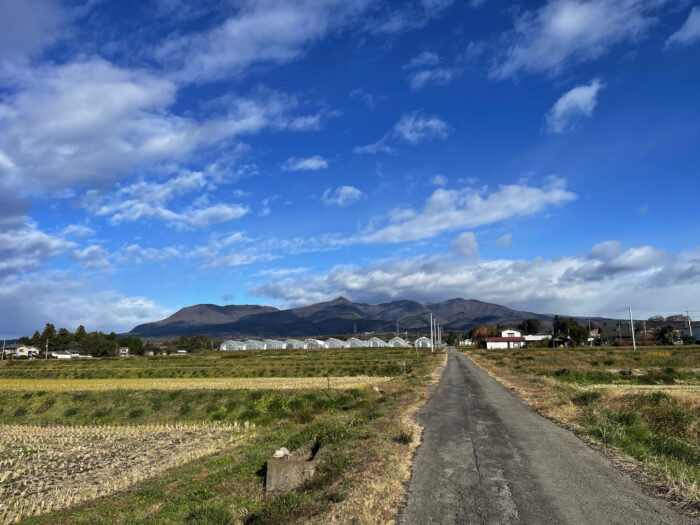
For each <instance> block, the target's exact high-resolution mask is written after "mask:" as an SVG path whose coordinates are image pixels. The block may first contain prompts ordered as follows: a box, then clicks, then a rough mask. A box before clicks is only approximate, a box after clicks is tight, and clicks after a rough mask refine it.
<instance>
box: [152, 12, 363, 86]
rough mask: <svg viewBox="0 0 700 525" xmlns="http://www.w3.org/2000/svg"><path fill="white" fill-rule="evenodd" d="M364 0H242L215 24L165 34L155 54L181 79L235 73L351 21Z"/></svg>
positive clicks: (298, 51) (278, 60) (281, 58)
mask: <svg viewBox="0 0 700 525" xmlns="http://www.w3.org/2000/svg"><path fill="white" fill-rule="evenodd" d="M368 5H369V1H367V0H350V1H348V0H320V1H317V0H301V1H299V2H286V1H283V0H243V1H242V2H239V3H238V5H237V7H238V9H237V12H236V13H235V14H233V15H231V16H229V17H228V18H227V19H226V20H224V21H223V22H222V23H221V24H220V25H218V26H217V27H214V28H212V29H207V30H205V31H202V32H199V33H190V34H185V35H176V36H173V37H170V38H168V39H166V40H165V41H164V42H163V43H162V44H161V45H160V46H159V47H158V48H157V49H156V51H155V57H156V59H157V60H160V61H161V62H162V63H163V64H165V65H166V67H168V68H169V69H171V70H172V71H173V76H174V78H177V79H178V80H179V81H182V82H195V83H200V82H207V81H211V80H216V79H221V78H230V77H231V76H236V75H240V74H242V73H243V72H245V71H246V70H247V69H248V68H249V67H251V66H253V65H256V64H283V63H287V62H290V61H292V60H295V59H297V58H299V57H300V56H302V55H303V53H304V52H305V50H306V49H307V48H308V47H309V46H310V45H311V44H313V43H315V42H317V41H319V40H321V39H322V38H324V37H325V36H326V35H328V34H329V33H331V32H339V31H342V30H343V29H344V28H345V27H346V26H348V25H351V24H353V23H355V22H356V21H357V20H358V17H359V16H360V15H361V14H362V13H363V12H364V11H365V10H366V8H367V7H368Z"/></svg>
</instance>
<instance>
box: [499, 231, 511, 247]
mask: <svg viewBox="0 0 700 525" xmlns="http://www.w3.org/2000/svg"><path fill="white" fill-rule="evenodd" d="M511 244H513V235H512V234H510V233H506V234H505V235H502V236H500V237H499V238H498V239H496V246H498V247H499V248H508V246H510V245H511Z"/></svg>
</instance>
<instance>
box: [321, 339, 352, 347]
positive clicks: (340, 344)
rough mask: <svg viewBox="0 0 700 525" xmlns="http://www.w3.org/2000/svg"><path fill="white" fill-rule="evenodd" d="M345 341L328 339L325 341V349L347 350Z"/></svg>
mask: <svg viewBox="0 0 700 525" xmlns="http://www.w3.org/2000/svg"><path fill="white" fill-rule="evenodd" d="M347 346H348V345H347V344H346V343H345V341H341V340H340V339H336V338H335V337H330V338H328V339H326V348H347Z"/></svg>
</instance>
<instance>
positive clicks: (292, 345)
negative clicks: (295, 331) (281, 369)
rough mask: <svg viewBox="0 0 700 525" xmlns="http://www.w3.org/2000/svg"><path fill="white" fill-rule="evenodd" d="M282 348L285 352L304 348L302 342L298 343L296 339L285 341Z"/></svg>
mask: <svg viewBox="0 0 700 525" xmlns="http://www.w3.org/2000/svg"><path fill="white" fill-rule="evenodd" d="M284 348H285V349H287V350H299V349H301V348H304V341H299V340H298V339H287V340H286V341H285V342H284Z"/></svg>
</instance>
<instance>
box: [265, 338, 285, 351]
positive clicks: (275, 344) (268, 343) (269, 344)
mask: <svg viewBox="0 0 700 525" xmlns="http://www.w3.org/2000/svg"><path fill="white" fill-rule="evenodd" d="M282 349H284V343H283V342H282V341H278V340H277V339H265V350H282Z"/></svg>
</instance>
